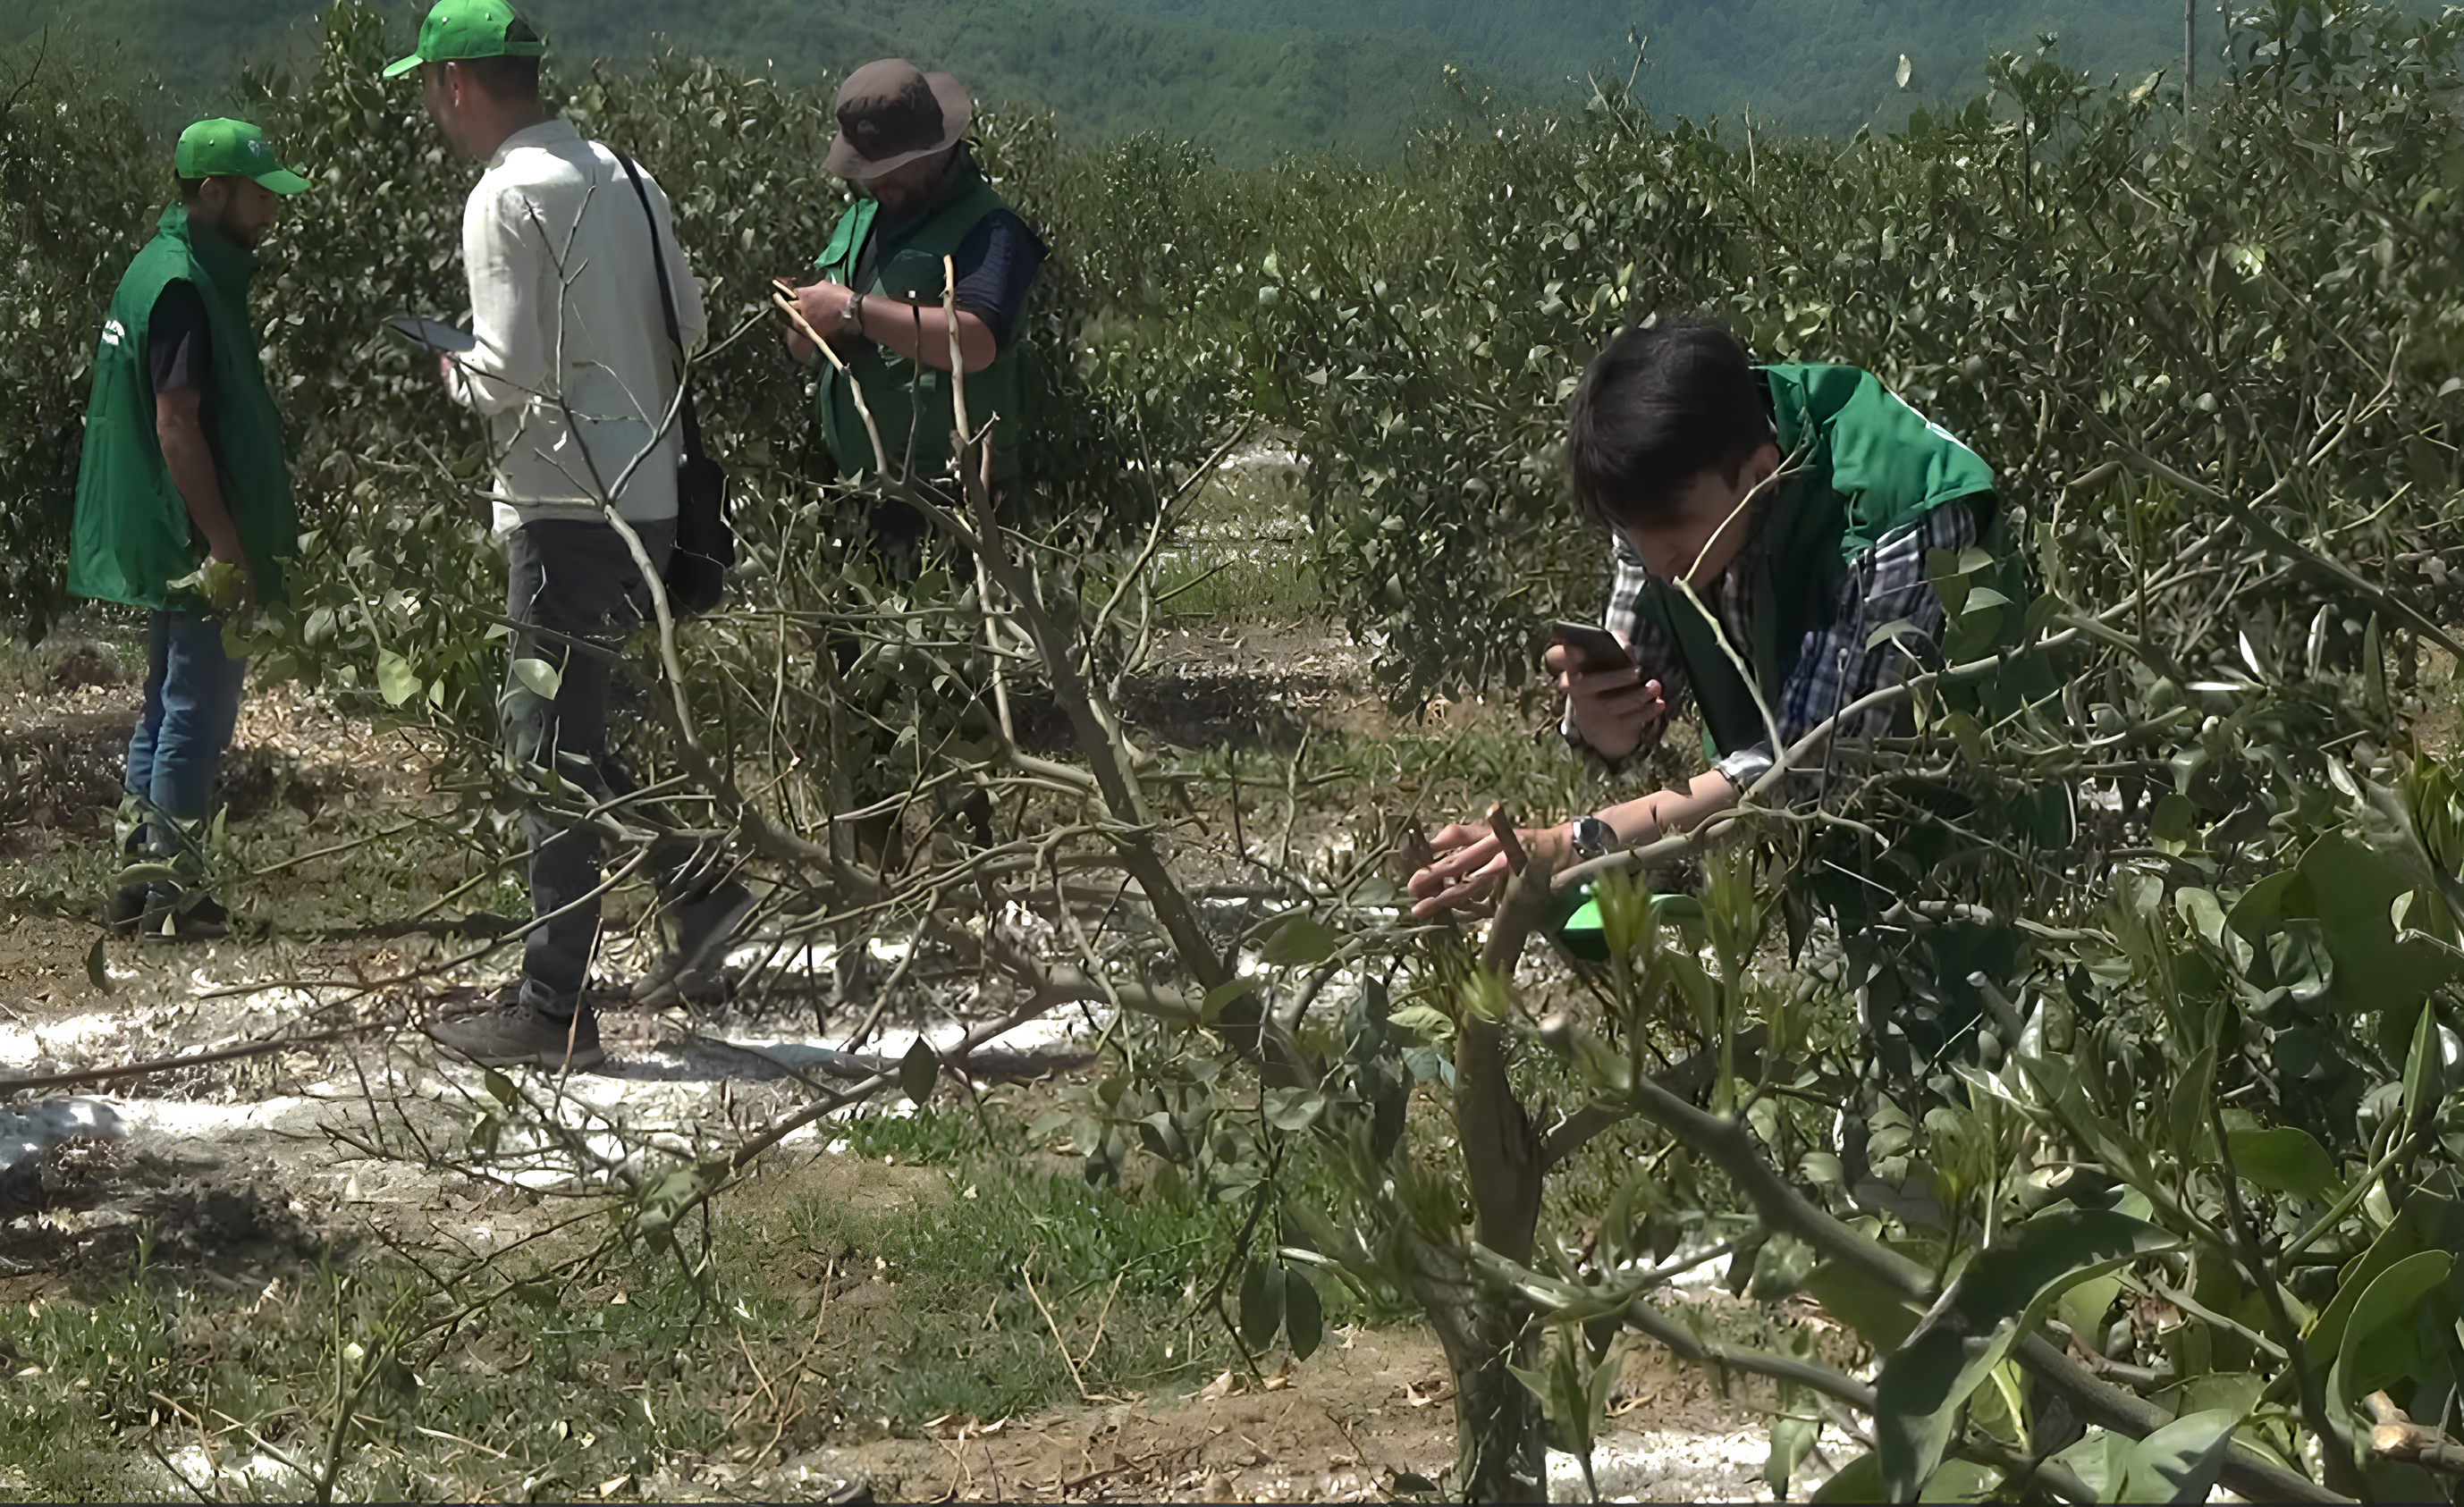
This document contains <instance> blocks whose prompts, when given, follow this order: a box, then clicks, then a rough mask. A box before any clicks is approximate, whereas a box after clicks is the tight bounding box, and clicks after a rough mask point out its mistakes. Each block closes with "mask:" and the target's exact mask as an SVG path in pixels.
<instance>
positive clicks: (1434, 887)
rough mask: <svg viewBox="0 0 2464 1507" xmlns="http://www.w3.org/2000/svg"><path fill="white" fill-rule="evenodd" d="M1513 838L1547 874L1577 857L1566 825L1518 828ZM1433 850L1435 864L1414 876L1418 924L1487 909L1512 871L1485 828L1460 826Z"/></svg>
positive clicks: (1432, 842) (1450, 830)
mask: <svg viewBox="0 0 2464 1507" xmlns="http://www.w3.org/2000/svg"><path fill="white" fill-rule="evenodd" d="M1514 835H1515V837H1516V838H1517V839H1518V840H1520V841H1521V842H1522V843H1523V851H1524V852H1526V853H1528V854H1529V855H1530V857H1531V862H1532V863H1537V864H1541V865H1543V866H1544V867H1547V868H1549V869H1551V870H1554V869H1558V868H1563V867H1564V866H1565V864H1566V861H1567V860H1568V859H1570V858H1572V857H1573V829H1572V828H1571V827H1569V826H1567V825H1564V824H1562V823H1561V824H1559V825H1557V826H1553V827H1532V828H1518V829H1517V830H1516V832H1515V834H1514ZM1429 845H1430V848H1431V850H1432V851H1433V852H1434V853H1435V854H1436V855H1437V856H1436V860H1435V862H1433V863H1428V864H1427V865H1425V866H1424V867H1422V868H1421V869H1420V870H1419V872H1418V873H1416V874H1414V875H1413V876H1412V882H1411V885H1410V888H1411V891H1412V899H1413V901H1414V902H1415V904H1414V905H1413V906H1412V919H1413V920H1415V921H1427V920H1429V919H1431V918H1432V917H1435V916H1439V915H1441V914H1443V913H1444V912H1446V911H1449V910H1453V909H1455V908H1457V907H1458V906H1472V905H1479V904H1483V903H1485V902H1486V901H1487V900H1488V899H1489V897H1490V896H1491V895H1493V894H1495V893H1496V891H1497V889H1498V887H1499V886H1500V885H1503V884H1504V883H1505V882H1506V876H1507V871H1508V867H1509V865H1508V864H1507V858H1506V849H1505V848H1504V846H1503V845H1502V844H1500V843H1499V842H1498V841H1497V834H1496V833H1495V832H1492V831H1490V830H1489V828H1488V824H1487V823H1486V822H1472V821H1458V822H1456V823H1455V824H1454V825H1452V826H1450V827H1447V828H1445V829H1444V830H1442V831H1441V832H1440V833H1439V834H1438V835H1437V836H1436V837H1435V838H1433V839H1431V840H1430V844H1429Z"/></svg>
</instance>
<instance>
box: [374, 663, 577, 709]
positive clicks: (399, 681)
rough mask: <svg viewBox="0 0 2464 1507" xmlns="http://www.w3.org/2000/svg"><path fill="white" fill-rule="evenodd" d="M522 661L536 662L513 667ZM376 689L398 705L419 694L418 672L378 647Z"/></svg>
mask: <svg viewBox="0 0 2464 1507" xmlns="http://www.w3.org/2000/svg"><path fill="white" fill-rule="evenodd" d="M523 663H531V664H537V663H538V662H537V661H536V660H534V661H528V662H523V661H517V662H516V663H515V666H514V667H515V668H516V669H517V670H519V669H520V668H521V666H522V664H523ZM377 689H378V691H379V692H381V693H382V694H383V695H384V696H385V705H386V706H388V707H399V706H401V705H402V704H403V703H404V702H406V701H408V700H409V699H410V698H411V697H413V696H416V695H418V694H419V675H418V672H417V671H415V670H413V669H412V668H411V667H410V661H408V660H407V659H404V658H403V657H402V656H401V655H399V654H396V653H395V652H394V651H393V650H391V649H380V650H378V652H377Z"/></svg>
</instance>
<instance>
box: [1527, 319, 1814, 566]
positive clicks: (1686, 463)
mask: <svg viewBox="0 0 2464 1507" xmlns="http://www.w3.org/2000/svg"><path fill="white" fill-rule="evenodd" d="M1770 440H1771V410H1770V409H1769V408H1768V407H1767V406H1765V404H1764V402H1763V397H1762V391H1761V388H1760V387H1759V386H1758V385H1757V384H1756V383H1755V382H1754V373H1753V367H1752V364H1751V363H1750V362H1749V360H1747V358H1746V349H1745V347H1744V346H1742V345H1739V344H1738V343H1737V339H1736V337H1734V336H1732V335H1730V334H1729V333H1728V332H1727V330H1726V329H1724V328H1722V327H1721V326H1720V325H1718V324H1715V323H1713V322H1711V321H1710V320H1708V319H1664V318H1663V319H1655V320H1653V321H1652V322H1651V323H1648V324H1636V325H1628V326H1626V328H1624V329H1623V330H1620V331H1618V332H1617V338H1616V339H1612V340H1611V341H1609V343H1608V344H1607V345H1606V346H1604V347H1602V348H1601V350H1600V353H1599V354H1598V355H1597V356H1595V357H1593V358H1592V364H1591V365H1590V366H1589V367H1588V368H1586V369H1585V370H1584V372H1583V382H1582V385H1581V386H1579V387H1577V388H1575V389H1574V401H1573V404H1571V405H1570V406H1569V408H1568V409H1567V414H1566V457H1567V460H1568V462H1569V464H1570V466H1571V468H1572V470H1573V485H1574V501H1575V503H1576V504H1577V505H1578V506H1579V507H1580V508H1581V509H1582V510H1583V512H1584V513H1586V514H1587V515H1589V516H1590V517H1593V518H1595V519H1597V520H1599V521H1600V522H1602V523H1606V524H1608V525H1609V526H1610V527H1612V528H1614V527H1616V526H1617V524H1619V523H1626V522H1648V521H1652V520H1653V518H1654V516H1655V515H1656V514H1662V513H1665V512H1666V511H1667V509H1668V507H1669V505H1670V504H1671V503H1672V502H1673V501H1674V500H1675V499H1676V497H1677V496H1678V495H1679V494H1680V493H1682V492H1683V491H1684V490H1685V489H1686V487H1687V486H1688V485H1689V484H1690V483H1692V481H1693V480H1694V478H1695V477H1697V476H1700V475H1702V474H1703V473H1704V472H1705V471H1706V470H1717V471H1718V472H1720V474H1721V475H1723V476H1725V477H1727V478H1728V479H1730V480H1732V481H1733V480H1734V479H1735V478H1736V476H1737V473H1738V472H1739V471H1740V470H1743V469H1744V468H1745V464H1746V462H1747V461H1749V460H1750V459H1752V458H1753V453H1754V451H1756V450H1758V449H1760V448H1762V447H1763V446H1764V445H1765V444H1766V443H1768V442H1769V441H1770Z"/></svg>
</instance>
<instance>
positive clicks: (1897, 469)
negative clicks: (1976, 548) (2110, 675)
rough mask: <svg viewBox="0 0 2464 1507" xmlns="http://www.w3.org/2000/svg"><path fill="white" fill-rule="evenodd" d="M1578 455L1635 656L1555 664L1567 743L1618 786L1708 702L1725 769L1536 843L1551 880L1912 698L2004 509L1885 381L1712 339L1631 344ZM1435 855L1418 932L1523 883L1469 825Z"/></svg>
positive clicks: (1870, 726)
mask: <svg viewBox="0 0 2464 1507" xmlns="http://www.w3.org/2000/svg"><path fill="white" fill-rule="evenodd" d="M1566 448H1567V452H1568V459H1569V462H1570V466H1571V470H1572V471H1573V491H1574V497H1575V500H1576V502H1577V503H1578V505H1579V506H1580V507H1581V509H1582V511H1583V512H1584V513H1586V514H1587V515H1588V516H1590V517H1592V518H1594V519H1596V520H1597V521H1599V522H1601V523H1605V524H1606V525H1608V528H1609V533H1610V535H1611V537H1612V539H1613V540H1614V543H1615V549H1616V558H1617V575H1616V579H1615V580H1614V582H1613V583H1612V585H1611V587H1610V590H1609V603H1608V611H1607V614H1606V617H1605V621H1604V622H1603V626H1604V627H1605V628H1606V629H1607V631H1608V632H1609V633H1610V634H1612V635H1614V636H1615V638H1616V641H1617V644H1618V645H1622V647H1623V649H1624V654H1623V656H1622V657H1621V658H1620V657H1619V656H1617V655H1614V654H1611V653H1608V652H1607V651H1608V650H1609V649H1610V648H1611V647H1612V646H1611V645H1609V644H1604V643H1603V644H1597V645H1595V648H1594V650H1593V651H1592V652H1590V653H1587V652H1586V651H1585V650H1583V649H1582V648H1580V647H1578V646H1576V645H1573V644H1568V643H1564V642H1560V643H1557V644H1553V645H1552V646H1551V648H1550V650H1549V653H1548V657H1547V659H1546V661H1545V663H1546V664H1547V665H1548V666H1549V668H1550V669H1551V670H1552V671H1554V672H1555V674H1556V677H1557V688H1558V690H1559V691H1560V692H1561V693H1563V694H1564V696H1565V697H1566V715H1565V723H1564V727H1565V732H1566V736H1567V738H1568V740H1569V741H1570V742H1572V743H1573V744H1575V745H1576V746H1577V747H1579V748H1582V749H1584V750H1586V751H1588V752H1589V753H1592V754H1594V755H1595V756H1596V757H1598V758H1600V759H1601V760H1603V761H1605V762H1606V764H1607V765H1608V767H1609V769H1610V771H1611V772H1612V773H1614V772H1615V771H1616V770H1617V767H1618V766H1619V765H1620V764H1621V763H1622V762H1623V761H1624V760H1625V759H1628V758H1631V757H1632V756H1633V755H1634V754H1635V753H1638V752H1639V751H1640V750H1643V749H1647V748H1649V747H1651V746H1653V745H1655V744H1657V743H1658V742H1659V741H1660V737H1661V733H1662V732H1664V731H1665V730H1666V728H1667V726H1668V719H1669V715H1670V710H1671V708H1672V707H1674V706H1675V705H1676V704H1677V703H1678V701H1679V699H1680V698H1681V697H1683V696H1684V695H1686V694H1688V693H1691V695H1692V696H1693V699H1694V705H1695V708H1696V710H1698V711H1699V713H1700V714H1701V717H1702V721H1703V728H1704V741H1705V745H1706V748H1705V752H1706V753H1709V754H1710V755H1711V756H1712V757H1713V758H1714V759H1715V762H1714V763H1713V765H1712V767H1711V768H1709V769H1708V770H1705V772H1704V773H1703V774H1701V775H1697V776H1695V778H1694V780H1693V781H1692V782H1691V783H1690V784H1687V785H1685V786H1683V788H1679V789H1670V790H1662V791H1657V792H1654V793H1653V794H1651V795H1648V796H1643V797H1639V798H1637V799H1634V800H1629V801H1626V802H1624V803H1622V804H1620V805H1615V806H1611V807H1609V808H1607V809H1606V810H1604V811H1600V812H1597V813H1595V814H1593V815H1591V816H1587V817H1577V818H1575V819H1573V821H1570V822H1567V823H1565V824H1563V825H1561V826H1556V827H1550V828H1546V829H1543V830H1538V831H1529V832H1525V833H1522V834H1521V838H1522V841H1523V844H1524V846H1525V848H1526V849H1527V850H1529V851H1530V852H1531V853H1532V855H1533V857H1534V858H1535V860H1539V861H1543V862H1547V863H1550V864H1551V866H1562V865H1563V864H1564V863H1567V862H1568V861H1570V860H1572V859H1587V858H1596V857H1598V856H1599V855H1600V854H1602V853H1604V852H1606V851H1608V850H1610V849H1612V848H1619V847H1630V846H1635V845H1638V844H1641V843H1645V842H1650V841H1655V840H1657V839H1659V838H1661V837H1662V836H1665V835H1667V834H1669V833H1672V832H1683V831H1687V830H1690V829H1691V828H1693V827H1695V826H1698V825H1700V824H1701V823H1702V822H1704V821H1705V820H1707V819H1710V818H1712V817H1714V816H1717V815H1718V814H1719V813H1721V812H1723V811H1726V810H1727V809H1728V808H1729V807H1731V806H1733V805H1734V804H1735V803H1736V801H1737V798H1738V796H1739V794H1740V793H1741V792H1743V791H1744V790H1746V789H1748V788H1749V787H1750V786H1751V785H1752V784H1753V783H1754V782H1755V781H1756V780H1757V779H1759V778H1761V776H1762V775H1764V774H1766V773H1768V772H1769V771H1770V769H1771V763H1772V760H1773V758H1774V756H1775V755H1774V753H1773V748H1774V744H1773V738H1774V737H1776V738H1777V739H1778V740H1779V743H1778V746H1780V747H1785V746H1787V745H1788V744H1791V743H1793V742H1795V741H1796V740H1797V739H1798V738H1800V737H1802V736H1803V735H1804V734H1805V733H1807V732H1811V731H1813V730H1814V729H1815V728H1817V727H1820V726H1821V725H1822V724H1824V723H1825V722H1828V721H1830V720H1831V719H1832V718H1834V717H1835V716H1837V715H1838V713H1839V711H1840V710H1841V709H1842V708H1844V707H1846V706H1848V705H1849V704H1850V703H1852V702H1855V701H1856V700H1857V699H1858V698H1859V697H1861V696H1864V695H1866V694H1867V693H1869V692H1872V691H1875V690H1879V689H1881V688H1885V687H1888V686H1891V685H1893V684H1896V683H1897V682H1898V681H1899V680H1900V679H1901V678H1902V677H1903V675H1905V674H1906V673H1907V670H1908V666H1909V648H1908V645H1910V644H1923V645H1926V646H1936V645H1939V644H1940V642H1941V639H1942V632H1943V620H1944V613H1943V603H1942V599H1941V597H1940V596H1939V595H1938V594H1937V593H1936V592H1935V590H1934V588H1933V586H1932V585H1931V584H1930V583H1929V582H1928V580H1927V572H1926V557H1927V555H1928V554H1929V553H1930V552H1932V551H1936V550H1947V551H1950V552H1952V553H1953V554H1954V555H1957V554H1961V553H1964V552H1965V551H1967V550H1968V548H1969V546H1970V545H1972V544H1974V543H1975V542H1976V539H1977V537H1978V535H1979V534H1980V533H1981V532H1983V530H1984V529H1985V528H1986V526H1987V525H1988V524H1989V523H1990V522H1991V519H1992V516H1993V512H1994V509H1995V507H1996V500H1995V497H1994V494H1993V490H1992V489H1993V473H1992V471H1991V470H1989V469H1988V468H1987V466H1986V465H1985V463H1984V462H1983V461H1982V460H1980V459H1978V458H1977V456H1976V454H1975V452H1973V451H1971V450H1969V448H1967V447H1966V446H1964V445H1962V444H1960V443H1959V442H1958V441H1957V440H1955V439H1953V438H1952V437H1951V436H1950V434H1949V432H1948V431H1947V430H1946V429H1944V428H1943V427H1942V426H1940V425H1937V424H1932V423H1928V422H1927V421H1926V420H1925V417H1924V416H1923V415H1922V414H1919V413H1918V412H1917V411H1916V410H1915V409H1913V408H1911V407H1909V406H1908V405H1907V404H1905V403H1903V402H1901V401H1900V400H1899V399H1898V398H1896V397H1893V396H1892V395H1891V394H1890V393H1888V392H1886V391H1884V390H1883V388H1882V384H1881V382H1877V381H1876V380H1875V379H1874V376H1873V374H1872V373H1870V372H1864V371H1859V370H1858V369H1857V368H1855V367H1853V366H1814V365H1788V366H1755V365H1751V364H1749V361H1748V360H1747V358H1746V353H1745V349H1744V348H1743V347H1742V346H1740V345H1739V344H1738V343H1737V341H1736V340H1735V339H1734V338H1733V337H1731V336H1730V335H1729V334H1728V332H1727V331H1726V330H1725V329H1722V328H1721V327H1719V326H1718V325H1716V324H1711V323H1708V322H1704V321H1698V320H1670V319H1655V320H1653V321H1651V322H1649V323H1646V324H1643V325H1640V326H1636V327H1632V328H1629V329H1627V330H1625V331H1624V332H1623V333H1621V334H1619V335H1618V336H1617V338H1616V339H1613V340H1611V341H1610V342H1609V343H1608V345H1607V347H1606V348H1605V349H1603V350H1602V351H1601V352H1600V354H1599V355H1598V356H1596V357H1595V358H1594V359H1593V360H1592V364H1591V367H1590V369H1589V370H1587V371H1586V372H1585V373H1584V374H1583V382H1582V385H1581V387H1580V388H1578V389H1577V390H1576V391H1575V394H1574V400H1573V406H1572V409H1571V411H1570V413H1569V415H1568V422H1567V447H1566ZM1882 628H1888V629H1890V631H1889V632H1888V633H1887V634H1885V635H1883V636H1882V641H1881V642H1880V643H1878V644H1872V645H1871V646H1870V647H1869V645H1868V641H1869V640H1871V639H1873V638H1874V637H1875V636H1876V630H1877V629H1882ZM1741 666H1742V671H1741ZM1890 718H1891V712H1890V710H1888V709H1877V710H1875V711H1874V712H1872V713H1870V714H1868V715H1866V716H1863V717H1861V718H1859V717H1852V718H1849V719H1846V720H1845V721H1844V722H1843V723H1842V725H1841V726H1840V727H1838V728H1837V730H1836V731H1835V733H1834V735H1835V736H1837V737H1840V738H1871V737H1873V736H1876V735H1878V734H1880V733H1881V732H1884V731H1887V729H1888V727H1889V725H1890ZM1434 846H1435V849H1436V852H1437V854H1438V857H1437V860H1436V861H1435V862H1434V863H1429V864H1428V865H1427V866H1425V867H1423V868H1421V869H1420V870H1419V872H1418V873H1416V874H1414V875H1413V876H1412V881H1411V891H1412V897H1413V899H1414V901H1415V902H1416V904H1415V905H1414V906H1413V907H1412V913H1413V915H1414V916H1416V917H1423V918H1425V917H1429V916H1433V915H1437V914H1440V913H1441V912H1443V911H1446V910H1449V909H1451V908H1453V907H1455V906H1462V905H1464V904H1466V903H1470V902H1475V901H1479V900H1482V899H1485V897H1486V896H1487V895H1488V894H1489V893H1490V892H1491V891H1492V890H1494V889H1495V887H1496V886H1497V885H1498V884H1499V882H1500V881H1501V880H1502V879H1503V878H1504V877H1505V875H1506V872H1507V859H1506V855H1505V854H1504V852H1503V851H1501V848H1500V845H1499V843H1498V841H1497V839H1496V837H1495V836H1494V835H1493V834H1491V833H1490V831H1489V829H1488V828H1487V827H1485V826H1479V825H1472V824H1468V823H1462V822H1458V823H1456V824H1454V825H1452V826H1449V827H1447V828H1445V829H1444V830H1443V831H1441V832H1440V833H1439V834H1438V835H1437V837H1436V839H1435V841H1434Z"/></svg>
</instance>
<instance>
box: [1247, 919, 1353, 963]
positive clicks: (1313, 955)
mask: <svg viewBox="0 0 2464 1507" xmlns="http://www.w3.org/2000/svg"><path fill="white" fill-rule="evenodd" d="M1343 942H1344V937H1343V933H1342V932H1340V931H1337V930H1335V929H1334V928H1331V927H1329V926H1327V925H1326V924H1325V923H1323V922H1319V921H1314V920H1311V919H1310V918H1309V917H1308V916H1293V917H1291V918H1290V919H1288V920H1287V921H1286V922H1285V923H1284V924H1283V925H1282V926H1279V927H1277V928H1275V930H1274V934H1273V935H1271V936H1269V937H1267V938H1266V945H1265V947H1263V948H1260V949H1259V950H1258V956H1259V957H1260V958H1261V959H1262V960H1263V961H1265V962H1267V963H1271V964H1273V965H1275V966H1276V967H1278V968H1313V967H1315V966H1316V965H1318V964H1320V963H1323V962H1325V961H1326V960H1327V959H1328V958H1330V957H1332V956H1333V955H1334V953H1335V950H1336V949H1338V948H1340V947H1342V946H1343Z"/></svg>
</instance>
